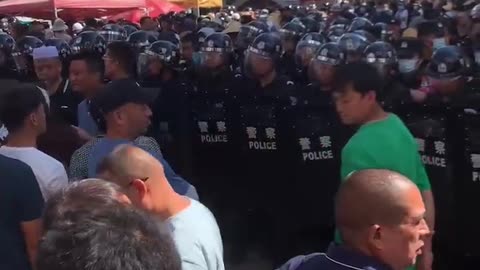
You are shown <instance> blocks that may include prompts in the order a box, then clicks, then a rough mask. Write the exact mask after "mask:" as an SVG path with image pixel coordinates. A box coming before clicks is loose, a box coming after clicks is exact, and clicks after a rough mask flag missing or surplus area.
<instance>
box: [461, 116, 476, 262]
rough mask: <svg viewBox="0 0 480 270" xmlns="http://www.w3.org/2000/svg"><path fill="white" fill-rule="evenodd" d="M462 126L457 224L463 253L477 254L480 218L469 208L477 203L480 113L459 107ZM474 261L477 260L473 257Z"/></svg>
mask: <svg viewBox="0 0 480 270" xmlns="http://www.w3.org/2000/svg"><path fill="white" fill-rule="evenodd" d="M461 123H462V124H463V129H460V131H463V132H460V133H459V135H464V136H463V137H459V138H457V140H458V144H462V143H461V142H462V139H463V145H464V147H465V148H463V149H465V150H464V151H462V152H461V153H459V160H460V162H461V163H462V164H459V171H460V172H462V173H463V175H462V176H461V178H459V182H460V183H459V185H460V190H459V196H458V197H459V198H458V201H459V203H458V207H457V209H458V210H457V211H458V212H459V215H460V218H459V220H460V222H459V223H460V227H461V228H462V229H461V238H462V244H461V246H462V247H464V249H465V250H464V253H465V254H468V255H470V256H476V257H477V260H478V257H479V256H480V247H479V246H478V243H479V241H480V234H479V233H478V228H479V227H480V218H479V217H478V216H477V215H475V214H472V211H474V210H473V208H472V207H475V206H476V205H479V204H480V196H479V194H480V115H479V114H478V112H476V111H471V110H464V111H463V121H461ZM477 263H478V261H477Z"/></svg>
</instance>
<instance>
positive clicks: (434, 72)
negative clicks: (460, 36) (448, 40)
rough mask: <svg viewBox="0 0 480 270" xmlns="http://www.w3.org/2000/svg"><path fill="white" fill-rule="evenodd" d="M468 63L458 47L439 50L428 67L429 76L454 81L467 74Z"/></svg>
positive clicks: (446, 47)
mask: <svg viewBox="0 0 480 270" xmlns="http://www.w3.org/2000/svg"><path fill="white" fill-rule="evenodd" d="M467 65H468V63H467V61H466V59H465V57H464V54H463V52H462V51H461V49H460V48H459V47H456V46H445V47H442V48H438V49H437V50H435V52H434V53H433V56H432V59H431V61H430V63H429V64H428V67H427V75H428V76H430V77H432V78H435V79H453V78H456V77H459V76H463V75H465V74H466V72H467V70H468V68H469V67H468V66H467Z"/></svg>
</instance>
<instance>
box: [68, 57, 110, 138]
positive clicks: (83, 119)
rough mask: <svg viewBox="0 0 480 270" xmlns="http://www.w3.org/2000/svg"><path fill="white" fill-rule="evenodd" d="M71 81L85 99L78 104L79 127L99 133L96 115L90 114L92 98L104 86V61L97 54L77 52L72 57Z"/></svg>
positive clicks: (94, 133)
mask: <svg viewBox="0 0 480 270" xmlns="http://www.w3.org/2000/svg"><path fill="white" fill-rule="evenodd" d="M69 71H70V81H71V83H72V88H73V91H75V92H77V93H80V94H81V95H82V96H83V98H84V100H83V101H82V102H80V104H78V111H77V115H78V127H79V128H81V129H83V130H85V131H86V132H88V134H90V135H91V136H96V135H98V134H99V130H98V127H97V124H96V122H95V120H94V118H95V117H96V116H98V113H97V114H95V113H94V117H92V115H91V114H90V112H89V110H90V109H92V110H95V108H91V106H90V105H91V102H92V99H93V98H94V97H95V96H96V95H97V94H98V92H99V91H100V90H101V89H102V88H103V71H104V66H103V61H102V60H101V59H99V58H98V57H97V55H96V54H93V53H89V52H82V53H79V54H75V55H73V56H72V57H71V59H70V69H69Z"/></svg>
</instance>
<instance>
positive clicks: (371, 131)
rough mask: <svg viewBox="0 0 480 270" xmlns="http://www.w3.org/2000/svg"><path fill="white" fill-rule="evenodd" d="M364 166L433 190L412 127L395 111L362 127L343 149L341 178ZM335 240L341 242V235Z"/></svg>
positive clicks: (422, 188) (421, 187)
mask: <svg viewBox="0 0 480 270" xmlns="http://www.w3.org/2000/svg"><path fill="white" fill-rule="evenodd" d="M364 169H388V170H391V171H395V172H398V173H400V174H402V175H404V176H406V177H407V178H408V179H410V180H412V181H413V182H414V183H415V184H416V185H417V187H418V189H420V191H425V190H430V188H431V186H430V181H429V179H428V176H427V172H426V171H425V167H424V166H423V163H422V159H421V158H420V154H419V153H418V145H417V142H416V141H415V138H414V137H413V135H412V134H411V133H410V131H409V130H408V128H407V127H406V126H405V124H404V123H403V122H402V120H401V119H400V118H398V116H396V115H395V114H392V113H391V114H389V116H388V117H387V118H386V119H384V120H381V121H377V122H372V123H368V124H365V125H363V126H361V127H360V128H359V129H358V131H357V132H356V133H355V135H353V137H352V138H350V140H349V141H348V143H347V144H346V145H345V147H344V148H343V150H342V165H341V177H342V181H345V179H346V178H347V176H348V175H349V174H351V173H353V172H355V171H359V170H364ZM335 241H336V242H337V243H341V239H340V234H339V233H338V231H336V233H335Z"/></svg>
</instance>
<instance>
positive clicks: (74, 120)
mask: <svg viewBox="0 0 480 270" xmlns="http://www.w3.org/2000/svg"><path fill="white" fill-rule="evenodd" d="M39 86H40V87H42V88H44V89H45V87H44V85H42V84H40V85H39ZM80 102H82V97H81V96H80V95H79V94H77V93H75V92H74V91H73V90H72V86H71V84H70V81H69V80H68V79H62V82H61V83H60V85H59V86H58V88H57V90H55V92H54V93H53V94H51V95H50V113H51V114H57V116H59V117H60V118H61V119H63V120H64V121H65V122H67V123H68V124H70V125H74V126H76V125H77V124H78V117H77V114H78V104H79V103H80Z"/></svg>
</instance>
